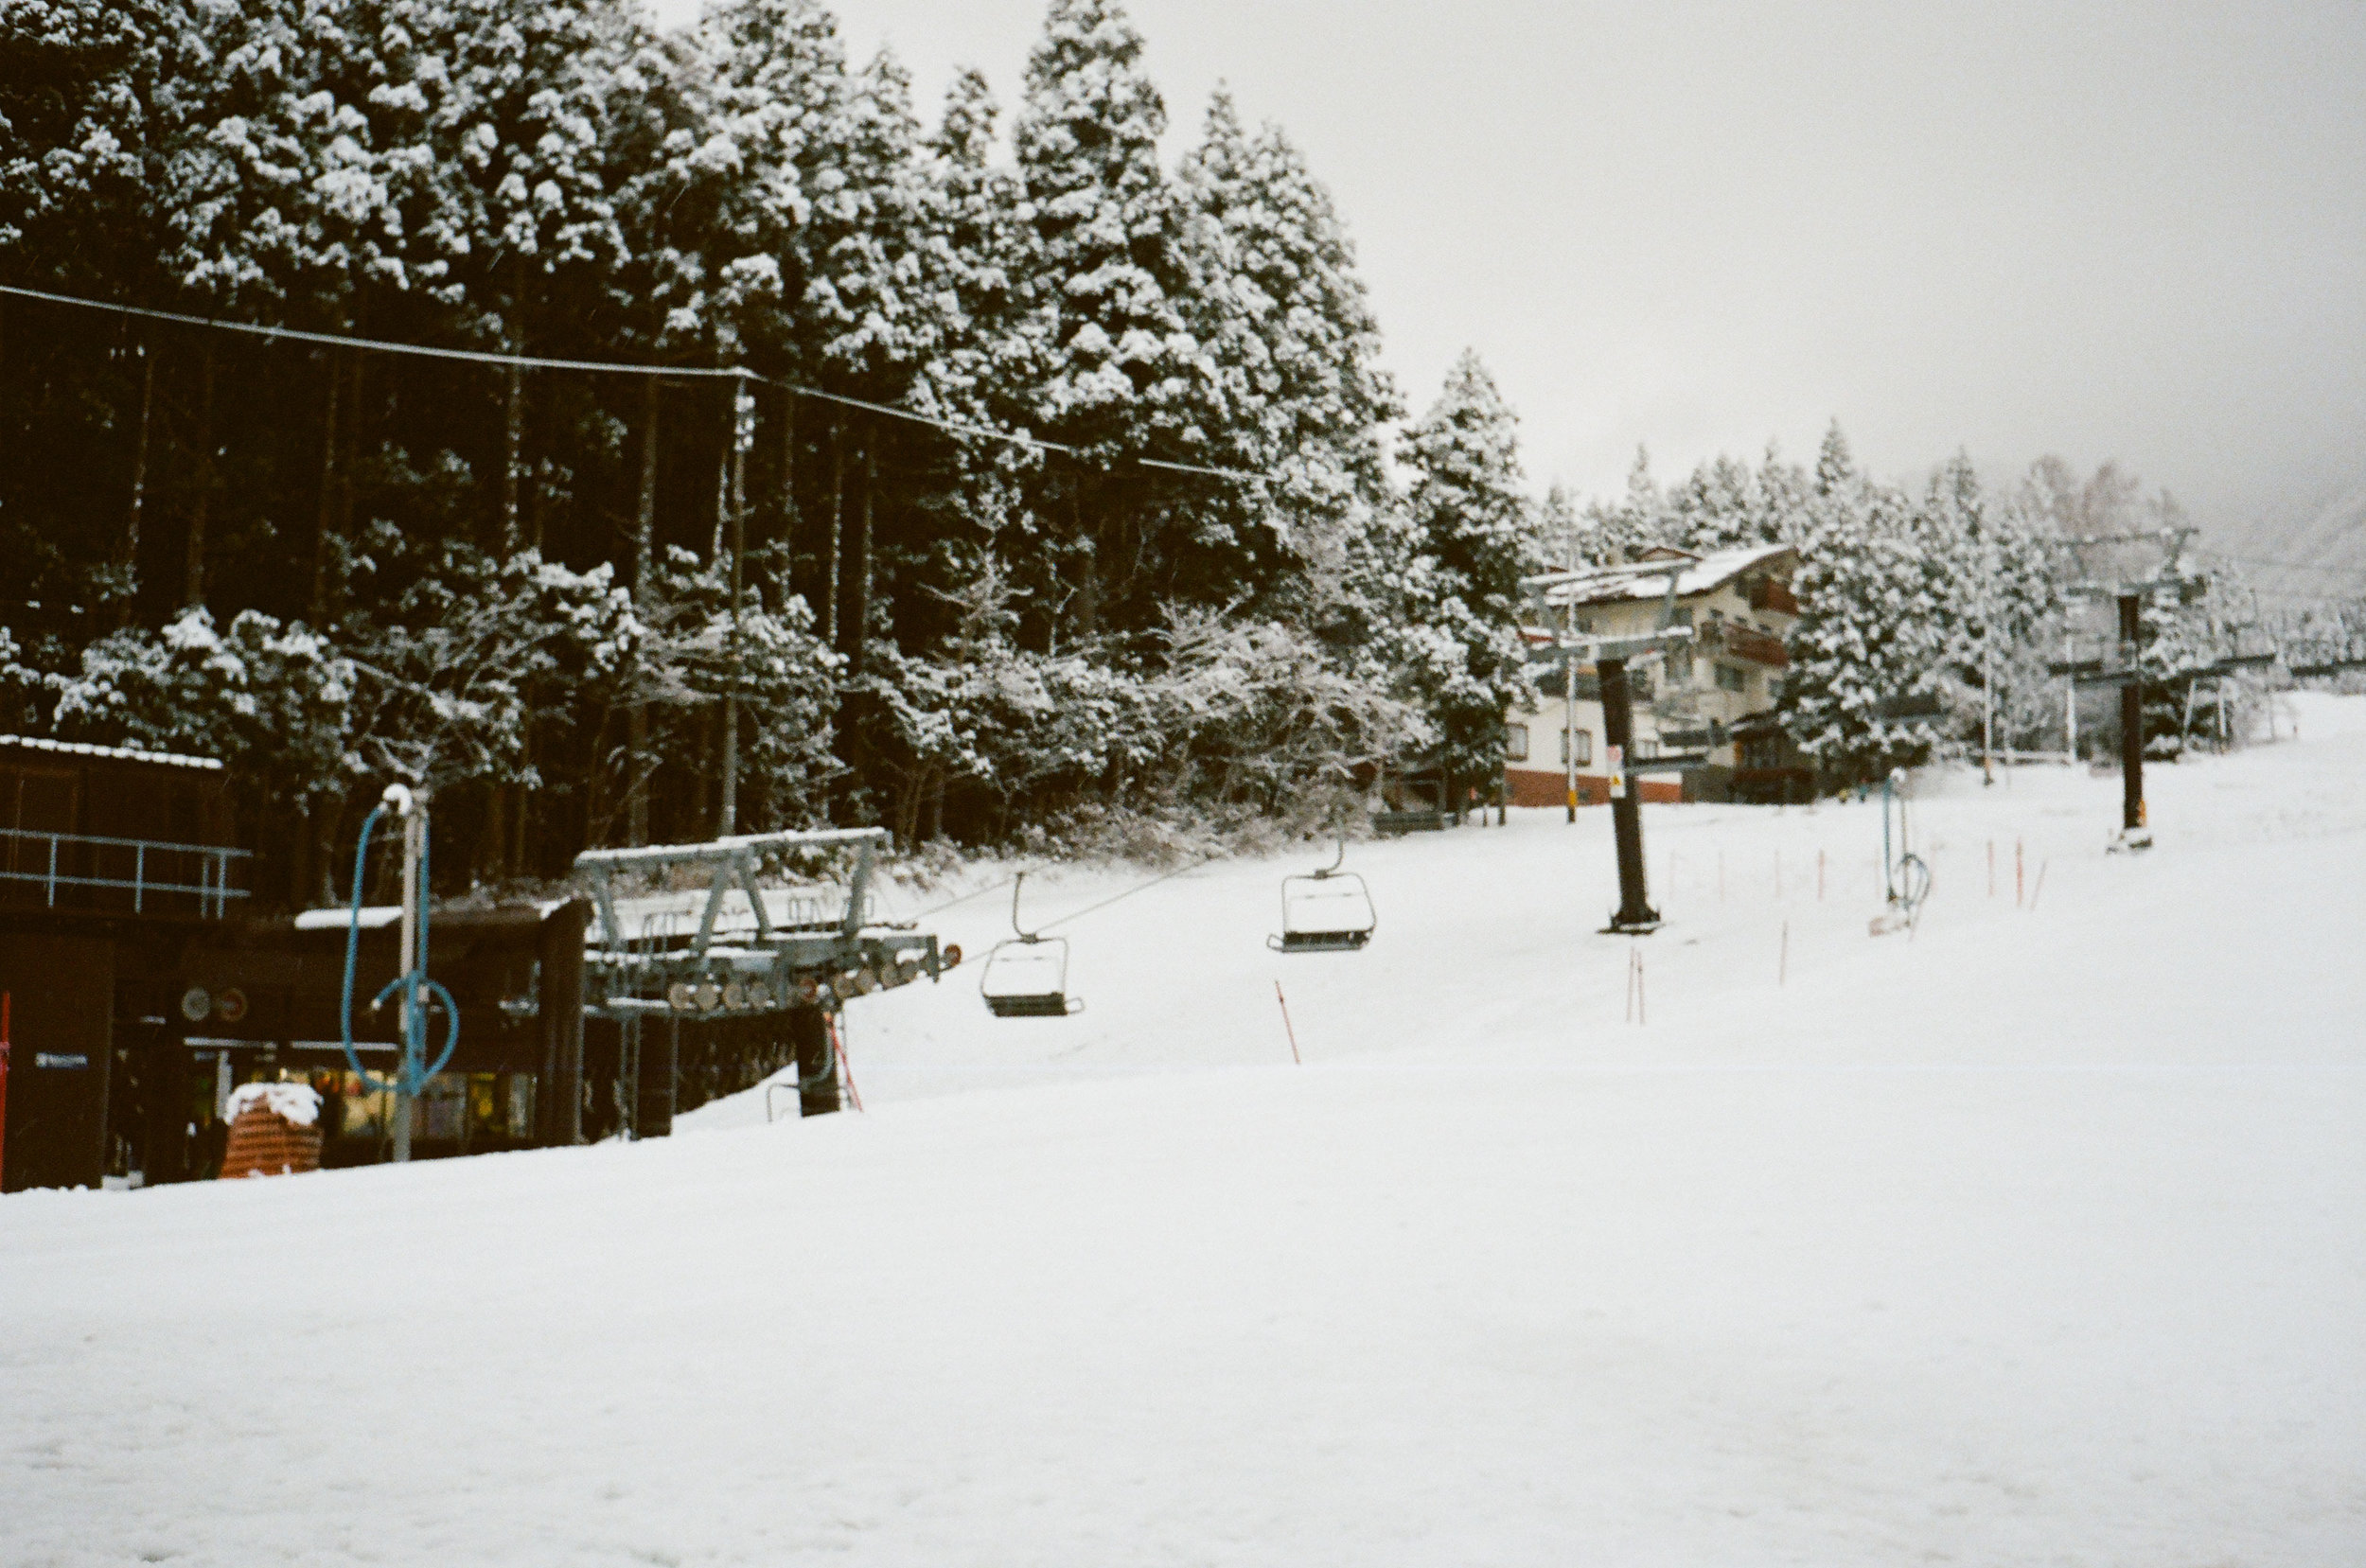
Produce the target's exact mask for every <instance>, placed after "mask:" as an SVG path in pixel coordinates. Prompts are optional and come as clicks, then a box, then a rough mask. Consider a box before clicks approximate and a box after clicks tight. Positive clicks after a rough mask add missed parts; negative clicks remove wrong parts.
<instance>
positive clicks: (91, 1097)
mask: <svg viewBox="0 0 2366 1568" xmlns="http://www.w3.org/2000/svg"><path fill="white" fill-rule="evenodd" d="M225 782H226V781H225V779H224V775H223V771H222V768H221V764H219V763H217V762H214V761H212V760H210V759H205V758H195V757H174V756H165V755H160V754H158V753H153V752H144V751H134V750H129V749H120V748H115V747H101V746H85V745H72V744H67V743H62V742H56V741H47V740H31V739H25V738H22V737H14V736H0V991H4V992H6V993H8V994H9V1002H10V1013H11V1015H12V1025H13V1027H12V1030H11V1036H12V1039H11V1046H12V1048H11V1050H10V1052H9V1061H8V1066H7V1068H6V1070H7V1073H8V1081H7V1087H6V1095H7V1110H6V1122H5V1143H4V1144H0V1190H7V1191H14V1190H18V1189H25V1188H30V1187H95V1186H99V1185H101V1184H103V1183H106V1182H108V1181H110V1180H114V1181H120V1182H123V1183H126V1184H131V1185H147V1184H151V1183H156V1182H166V1181H181V1180H189V1179H194V1178H202V1177H205V1176H210V1175H212V1174H213V1173H214V1172H215V1171H216V1170H217V1169H219V1165H220V1160H221V1134H222V1111H223V1106H224V1104H225V1102H226V1101H227V1100H228V1098H229V1094H230V1091H231V1089H232V1088H234V1087H236V1086H237V1085H238V1084H244V1083H251V1082H255V1081H256V1080H261V1079H300V1080H303V1081H305V1082H309V1083H310V1084H312V1085H313V1086H314V1087H315V1088H318V1089H320V1090H322V1091H323V1094H324V1097H325V1099H326V1100H327V1101H328V1107H329V1108H328V1111H327V1122H328V1125H327V1126H326V1127H325V1128H324V1133H325V1134H326V1135H327V1136H326V1139H325V1147H324V1151H323V1154H324V1160H325V1162H326V1163H328V1164H346V1165H349V1164H362V1163H367V1162H370V1161H372V1160H376V1159H378V1158H380V1157H382V1156H383V1154H384V1150H385V1145H386V1142H387V1134H388V1132H389V1130H390V1129H389V1127H388V1125H387V1119H388V1117H389V1115H390V1113H391V1110H392V1106H391V1103H390V1101H391V1097H390V1096H385V1095H380V1094H373V1093H372V1092H371V1091H370V1090H369V1088H368V1086H367V1084H365V1083H364V1082H363V1081H362V1079H361V1078H360V1077H359V1075H356V1074H354V1073H352V1072H351V1071H350V1070H349V1064H348V1062H347V1060H346V1057H345V1053H344V1047H343V1044H342V1042H341V1026H340V1021H339V1016H338V1014H339V1000H340V991H341V988H342V983H343V980H344V942H345V928H346V925H347V919H346V911H344V910H342V909H339V910H321V911H315V912H313V913H310V914H302V915H295V916H292V917H291V916H289V915H286V914H260V915H258V914H256V913H254V912H252V911H251V910H250V909H249V907H248V906H249V905H250V904H251V902H252V899H251V897H250V890H249V888H248V886H247V884H246V881H245V872H246V868H247V866H248V865H249V863H250V859H251V857H250V855H249V854H248V851H247V849H246V848H245V847H243V846H241V845H239V844H238V843H237V842H236V840H235V837H234V821H233V817H232V813H231V810H230V806H229V802H228V800H227V798H226V794H225ZM586 913H587V910H586V907H585V906H584V905H582V904H580V903H573V902H559V903H552V904H543V905H522V906H513V907H500V908H486V909H469V910H452V911H440V910H439V911H438V912H437V913H436V915H435V917H434V924H433V950H432V961H433V973H434V975H435V978H437V979H438V980H440V981H441V982H442V983H443V984H444V985H445V986H446V987H447V988H449V989H450V992H451V993H452V995H453V997H454V999H455V1000H456V1001H457V1003H458V1005H459V1008H460V1012H461V1035H460V1045H459V1048H458V1050H457V1051H456V1052H455V1054H454V1056H453V1058H452V1060H451V1061H450V1063H449V1064H447V1069H446V1071H445V1072H444V1073H442V1074H440V1075H439V1076H438V1077H437V1079H436V1080H435V1081H434V1082H433V1084H430V1085H429V1088H428V1091H427V1093H426V1094H424V1095H423V1096H422V1097H421V1099H420V1101H419V1103H418V1105H417V1106H416V1108H415V1120H414V1123H413V1125H414V1130H415V1151H416V1153H417V1154H419V1155H421V1156H433V1155H435V1154H468V1153H480V1152H486V1151H490V1150H494V1149H503V1148H523V1147H532V1146H536V1145H540V1144H549V1143H572V1142H574V1141H575V1140H576V1139H577V1137H578V1136H581V1133H582V1105H583V1100H584V1096H583V1091H582V1068H583V985H582V976H583V941H584V925H585V918H586ZM391 916H392V911H391V910H365V911H363V925H364V929H363V931H362V938H361V951H360V960H359V963H358V965H357V971H358V972H357V977H356V978H357V984H356V990H357V993H358V995H357V1001H356V1010H355V1018H354V1029H353V1033H354V1037H355V1040H356V1043H357V1048H358V1051H357V1054H359V1056H360V1057H361V1059H362V1064H363V1065H364V1066H368V1067H370V1068H372V1069H373V1070H374V1071H377V1072H380V1073H383V1072H385V1071H387V1070H389V1069H390V1067H391V1064H392V1061H393V1044H394V1041H395V1037H396V1026H395V1019H394V1018H393V1017H392V1016H391V1015H389V1014H385V1013H380V1014H372V1013H370V1012H369V1010H368V1002H369V999H370V998H371V997H373V996H375V995H377V994H378V991H379V989H380V987H381V986H382V985H384V984H385V982H386V981H387V980H388V979H389V978H392V976H393V975H394V972H395V968H396V931H395V927H394V924H393V921H392V919H391Z"/></svg>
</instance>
